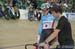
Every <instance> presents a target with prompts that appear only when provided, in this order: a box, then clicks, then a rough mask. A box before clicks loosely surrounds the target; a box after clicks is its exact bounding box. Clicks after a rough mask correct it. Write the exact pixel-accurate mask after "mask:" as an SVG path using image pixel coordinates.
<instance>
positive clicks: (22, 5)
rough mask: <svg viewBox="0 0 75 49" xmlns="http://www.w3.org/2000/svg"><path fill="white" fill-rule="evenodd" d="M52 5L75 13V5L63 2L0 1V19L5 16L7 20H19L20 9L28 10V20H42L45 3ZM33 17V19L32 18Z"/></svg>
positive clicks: (34, 0) (55, 0)
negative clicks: (42, 8)
mask: <svg viewBox="0 0 75 49" xmlns="http://www.w3.org/2000/svg"><path fill="white" fill-rule="evenodd" d="M46 2H47V3H50V5H51V4H52V5H53V6H54V5H59V6H61V7H62V8H63V12H75V3H73V4H69V3H66V2H63V1H62V0H59V1H57V0H0V17H2V16H4V18H5V19H7V20H9V19H17V18H18V19H19V18H20V12H19V9H28V10H29V12H28V16H29V17H28V19H29V20H32V19H34V18H33V17H36V18H37V19H38V20H40V19H41V12H40V11H41V5H42V4H43V3H46ZM32 16H33V17H32Z"/></svg>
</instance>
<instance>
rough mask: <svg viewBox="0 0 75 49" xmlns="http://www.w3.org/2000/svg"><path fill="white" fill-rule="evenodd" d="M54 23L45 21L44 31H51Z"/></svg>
mask: <svg viewBox="0 0 75 49" xmlns="http://www.w3.org/2000/svg"><path fill="white" fill-rule="evenodd" d="M52 24H53V21H44V22H43V29H51V28H52Z"/></svg>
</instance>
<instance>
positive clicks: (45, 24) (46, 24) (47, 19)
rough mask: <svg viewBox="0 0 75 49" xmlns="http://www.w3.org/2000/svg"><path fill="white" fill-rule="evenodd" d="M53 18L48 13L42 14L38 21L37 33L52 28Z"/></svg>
mask: <svg viewBox="0 0 75 49" xmlns="http://www.w3.org/2000/svg"><path fill="white" fill-rule="evenodd" d="M54 19H55V17H53V15H52V14H49V13H48V15H47V16H42V18H41V21H40V28H39V35H40V34H41V33H42V30H43V29H52V24H53V21H54Z"/></svg>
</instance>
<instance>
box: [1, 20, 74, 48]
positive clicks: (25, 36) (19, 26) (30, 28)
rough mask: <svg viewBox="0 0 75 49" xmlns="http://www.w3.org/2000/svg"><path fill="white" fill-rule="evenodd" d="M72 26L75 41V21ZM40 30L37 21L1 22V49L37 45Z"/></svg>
mask: <svg viewBox="0 0 75 49" xmlns="http://www.w3.org/2000/svg"><path fill="white" fill-rule="evenodd" d="M71 25H72V31H73V33H72V34H73V39H75V21H71ZM38 28H39V22H37V21H35V22H30V21H27V20H9V21H6V20H0V49H24V44H26V43H35V42H36V39H37V33H38ZM2 47H7V48H2ZM8 47H9V48H8ZM29 49H32V48H29Z"/></svg>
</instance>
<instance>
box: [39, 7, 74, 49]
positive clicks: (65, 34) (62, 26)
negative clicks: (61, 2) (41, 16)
mask: <svg viewBox="0 0 75 49" xmlns="http://www.w3.org/2000/svg"><path fill="white" fill-rule="evenodd" d="M51 12H52V14H53V16H54V17H56V18H58V19H59V21H58V24H57V26H56V29H54V31H53V32H52V34H51V35H49V37H48V38H47V39H45V41H43V42H42V43H40V44H39V46H44V47H46V46H48V45H47V44H48V43H49V42H50V41H52V40H53V39H54V38H55V37H57V36H58V42H59V45H58V46H57V47H56V49H73V46H74V41H73V38H72V30H71V25H70V22H69V21H68V19H67V18H65V16H63V15H62V8H61V7H59V6H55V7H53V8H52V9H51ZM45 49H47V48H45Z"/></svg>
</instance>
